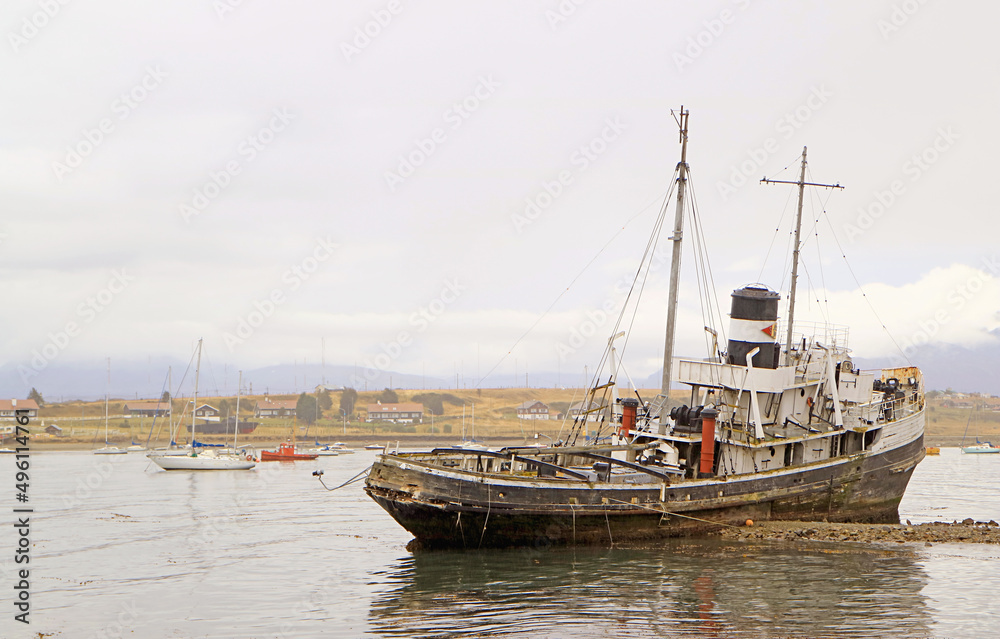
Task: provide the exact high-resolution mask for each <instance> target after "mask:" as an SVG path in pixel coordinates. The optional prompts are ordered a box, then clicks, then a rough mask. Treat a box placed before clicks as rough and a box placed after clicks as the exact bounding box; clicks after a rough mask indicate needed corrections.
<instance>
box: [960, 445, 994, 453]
mask: <svg viewBox="0 0 1000 639" xmlns="http://www.w3.org/2000/svg"><path fill="white" fill-rule="evenodd" d="M962 452H963V453H974V454H978V455H981V454H984V453H985V454H989V453H1000V446H994V445H993V444H991V443H990V442H979V443H976V444H974V445H972V446H962Z"/></svg>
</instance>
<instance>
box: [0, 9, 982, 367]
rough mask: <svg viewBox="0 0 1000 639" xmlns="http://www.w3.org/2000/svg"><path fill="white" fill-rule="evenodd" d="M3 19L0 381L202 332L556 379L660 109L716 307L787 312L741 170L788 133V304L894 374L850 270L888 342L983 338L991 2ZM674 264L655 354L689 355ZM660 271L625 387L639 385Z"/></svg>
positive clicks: (312, 352)
mask: <svg viewBox="0 0 1000 639" xmlns="http://www.w3.org/2000/svg"><path fill="white" fill-rule="evenodd" d="M4 7H5V10H4V12H3V19H2V23H0V28H2V29H3V31H4V32H6V37H5V42H4V43H3V45H2V46H0V69H2V78H3V83H2V85H3V89H2V90H3V92H4V95H3V100H0V184H2V188H0V198H2V200H0V201H2V209H0V210H2V214H0V269H2V273H0V291H2V293H3V299H4V300H5V310H4V312H3V313H0V342H2V352H0V360H2V361H3V364H4V366H6V367H11V366H14V367H17V366H26V367H27V369H22V370H41V369H43V368H45V367H46V366H55V365H63V364H75V363H80V364H86V363H98V362H103V361H104V358H105V357H111V358H112V359H113V360H115V359H117V360H128V359H135V360H145V359H146V358H148V357H150V356H154V357H159V356H168V357H174V358H177V359H180V360H184V361H186V360H187V359H188V357H189V356H190V353H191V348H192V345H193V344H194V343H195V341H196V340H197V339H198V338H199V337H204V339H205V343H206V345H207V347H208V348H210V349H211V350H212V352H213V353H214V359H215V361H216V362H224V363H227V364H229V365H232V366H233V367H257V366H263V365H270V364H282V363H288V364H291V363H293V362H302V361H308V362H309V363H319V361H320V358H321V353H322V351H321V341H322V340H325V359H326V362H327V363H339V364H347V365H350V364H355V363H356V364H358V365H359V366H363V365H366V364H367V365H375V366H380V367H383V368H386V369H388V370H397V371H403V372H409V373H414V374H420V373H421V372H426V374H428V375H443V376H453V375H454V374H455V372H456V371H457V370H459V369H460V370H461V371H463V372H464V375H465V377H473V376H474V375H476V374H486V372H487V371H489V370H491V369H493V368H494V366H495V365H497V363H498V362H500V361H501V358H503V357H505V356H506V357H507V359H506V360H505V361H503V363H501V364H500V365H499V368H498V369H497V370H498V371H502V372H503V373H505V374H510V373H512V372H514V370H515V366H516V367H517V369H518V370H519V371H523V370H524V369H525V368H527V369H528V370H539V371H541V370H546V371H555V370H561V371H563V372H566V373H567V374H570V373H574V372H576V371H581V372H582V369H583V366H584V365H588V364H589V365H591V366H593V364H594V363H596V360H597V358H598V356H599V354H600V350H601V346H602V345H603V343H604V341H605V339H606V337H607V336H608V335H609V334H610V332H611V324H612V321H613V320H604V319H602V317H601V315H600V313H595V310H594V309H597V308H600V307H603V306H607V307H608V308H617V307H618V306H620V303H621V300H622V297H623V296H622V293H621V288H622V286H621V284H622V283H623V282H626V281H628V280H629V278H630V277H631V275H632V274H633V272H634V269H635V268H636V266H637V264H638V259H639V257H640V255H641V253H642V249H643V247H644V246H645V243H646V240H647V238H648V235H649V233H650V231H651V228H652V225H653V222H654V219H655V216H656V214H657V212H658V211H659V208H660V206H661V204H662V200H663V198H664V195H665V194H666V192H667V190H668V188H669V186H670V180H671V175H672V174H673V171H674V168H675V165H676V163H677V161H678V158H679V145H678V136H677V125H676V123H675V121H674V119H673V117H672V116H671V109H675V110H676V109H678V108H679V107H680V106H681V105H684V107H685V108H688V109H690V112H691V116H690V144H689V156H688V159H689V164H690V166H691V170H692V175H693V180H692V181H693V186H694V194H695V196H696V198H697V202H698V205H699V210H700V214H701V219H702V222H703V224H704V228H705V236H706V241H707V243H708V249H709V254H710V258H711V264H712V268H713V271H714V275H715V283H716V285H717V294H716V297H717V299H718V301H719V304H720V305H721V307H722V313H723V314H725V313H727V312H728V310H729V294H730V293H731V291H732V290H733V289H734V288H737V287H739V286H742V285H744V284H747V283H750V282H755V281H758V280H759V281H762V282H763V283H765V284H767V285H769V286H771V287H772V288H774V289H777V290H781V291H782V294H783V296H784V295H785V292H786V290H787V286H788V277H787V275H785V274H784V272H785V269H786V267H787V263H788V259H787V250H788V232H789V227H788V224H789V221H790V218H791V215H792V212H793V206H794V189H793V188H792V187H788V186H780V185H772V186H763V185H760V184H759V183H758V182H759V180H760V178H761V177H763V176H765V175H766V176H768V177H774V178H776V179H786V180H795V179H796V178H797V176H798V161H799V157H800V154H801V152H802V147H803V146H808V149H809V151H808V157H809V161H810V163H809V171H810V173H809V178H810V179H811V180H812V181H814V182H823V183H839V184H841V185H844V186H845V187H846V188H845V189H844V190H843V191H827V190H812V191H811V192H810V193H809V194H808V201H809V205H808V206H807V209H806V217H807V220H806V229H805V231H806V233H807V235H808V233H809V232H810V231H812V230H813V229H814V228H816V229H818V230H819V231H820V236H819V238H818V239H817V238H816V237H812V236H810V239H809V240H808V241H807V242H806V243H805V246H804V253H803V254H804V259H805V260H806V266H805V271H806V272H805V273H804V274H803V280H802V285H803V288H802V289H800V290H801V291H803V292H802V293H801V297H800V299H801V300H802V305H801V307H800V311H799V312H800V314H801V316H804V317H809V318H812V319H820V318H821V317H823V316H824V314H825V315H826V316H827V317H829V319H830V320H831V321H834V322H838V323H843V324H850V325H851V336H852V344H853V346H854V347H855V349H856V351H857V355H858V356H862V357H864V356H867V357H873V356H885V355H891V354H893V353H894V352H896V349H895V347H894V346H893V344H892V341H891V340H889V339H888V337H887V336H886V334H885V333H884V332H883V331H882V329H881V327H880V322H879V320H878V319H876V317H875V315H874V314H873V312H872V310H871V307H870V305H869V302H868V301H866V300H865V298H864V297H862V296H861V294H860V293H859V287H858V282H860V284H861V286H862V288H863V290H864V292H865V293H867V298H868V300H869V301H870V303H871V306H874V308H875V310H876V311H877V313H878V317H879V318H881V320H882V321H883V322H884V323H885V325H886V326H887V327H888V328H889V329H890V331H891V332H892V333H893V335H894V336H895V339H896V341H897V343H898V344H900V345H902V346H904V347H905V346H906V345H907V344H908V343H922V342H925V341H930V342H934V343H950V344H961V345H966V346H974V345H981V344H987V343H995V341H996V340H997V330H996V329H997V327H998V319H1000V318H998V305H1000V304H998V302H1000V286H998V284H997V282H998V281H1000V279H998V277H997V275H998V274H1000V246H998V241H997V240H998V236H1000V233H998V231H1000V221H998V216H997V214H996V205H995V204H991V202H993V200H994V193H993V186H994V184H995V182H996V179H995V175H994V172H995V168H996V165H997V161H996V153H997V149H998V148H1000V139H998V129H1000V127H998V124H997V121H998V117H997V114H998V113H1000V85H998V82H997V78H998V77H1000V69H998V68H997V67H998V66H1000V56H998V55H997V49H996V44H995V25H996V24H997V23H998V21H1000V7H996V6H993V5H990V4H988V3H971V2H959V3H918V2H916V0H907V1H904V2H875V3H872V2H857V1H851V2H840V3H836V4H835V5H834V4H832V3H819V2H784V3H775V2H771V3H764V2H749V1H743V0H740V1H735V2H734V1H720V2H710V3H689V2H663V1H657V2H652V1H639V0H631V1H629V2H620V1H619V2H610V1H606V2H601V1H597V0H589V1H582V0H576V2H573V1H571V0H563V1H562V2H558V1H556V0H551V1H547V2H525V1H512V0H503V1H502V2H499V1H498V2H492V1H491V2H486V1H483V2H459V1H453V2H435V1H425V2H419V3H417V2H407V1H405V0H392V1H381V2H350V3H348V2H338V3H319V2H301V1H295V0H290V1H286V2H280V3H279V2H265V1H264V0H245V1H242V2H240V1H239V0H217V1H213V0H200V1H198V2H177V3H162V2H155V3H154V2H144V1H136V0H130V1H124V0H122V1H113V0H92V1H89V2H72V3H67V4H65V6H64V5H62V4H60V3H59V2H57V1H56V0H51V1H50V2H34V1H31V2H29V1H11V2H7V3H5V5H4ZM786 168H787V170H785V169H786ZM530 204H534V206H535V207H537V208H533V207H532V206H530ZM824 209H825V211H826V213H825V215H824V214H822V211H823V210H824ZM671 210H672V209H671ZM817 218H819V220H820V222H819V224H818V225H817V224H815V223H814V222H813V220H815V219H817ZM781 220H783V221H782V222H781V224H782V229H781V231H779V232H778V233H777V234H776V232H775V229H776V228H778V226H779V221H781ZM834 234H835V236H836V237H834ZM609 241H610V243H609ZM772 242H773V247H772V248H771V249H770V252H769V251H768V247H769V246H771V245H772ZM838 242H839V246H840V247H843V250H844V252H846V254H847V258H848V261H849V263H850V266H851V269H853V275H852V271H851V270H849V269H848V268H847V266H846V265H845V261H844V260H843V259H842V258H841V255H840V250H839V248H838ZM605 246H606V248H605ZM602 249H603V250H602ZM688 251H690V246H688ZM765 255H767V256H768V259H767V261H766V262H765ZM595 256H597V257H596V259H595ZM592 260H593V262H591V261H592ZM661 262H662V260H661ZM588 264H589V266H588ZM692 265H693V259H692V256H691V253H690V252H686V253H685V257H684V266H685V272H684V285H683V290H682V300H681V319H682V321H681V327H680V331H681V333H680V335H679V337H678V347H677V352H678V353H679V354H688V355H694V356H703V355H704V352H703V343H704V340H703V339H702V336H703V333H702V326H703V324H704V322H703V320H702V318H701V313H700V310H699V305H698V298H697V293H696V288H695V281H694V279H693V276H692V272H693V271H692V268H691V267H692ZM667 270H668V269H667V266H666V265H665V264H663V265H661V267H660V268H659V269H657V270H655V271H654V273H653V275H652V277H651V280H650V282H649V283H647V285H646V300H647V301H646V302H645V304H644V306H643V307H642V309H641V311H640V317H639V320H638V321H637V323H636V329H635V331H636V332H635V335H634V336H633V338H632V340H631V341H630V344H629V350H628V352H627V354H626V363H627V366H628V368H629V370H630V372H631V373H632V374H633V376H640V375H641V376H645V375H648V374H650V373H652V372H654V371H655V370H656V369H657V368H658V367H659V365H660V357H661V354H662V334H663V325H664V310H663V309H664V302H665V298H666V277H667ZM578 276H579V277H578ZM855 277H856V279H855ZM574 280H575V283H574ZM571 283H573V285H572V286H570V284H571ZM567 287H569V290H568V291H567ZM560 295H562V296H561V297H560ZM817 300H820V301H826V302H828V303H827V304H821V303H819V302H817ZM550 307H551V310H548V313H547V314H545V313H546V310H547V309H550ZM821 311H822V312H821ZM588 313H589V315H588ZM543 314H545V315H544V317H543ZM782 314H784V310H782ZM540 318H541V321H539V320H540ZM533 325H534V329H533V330H532V331H531V332H530V333H529V334H528V335H527V337H525V338H524V339H523V340H521V341H520V342H518V338H520V337H521V336H522V334H524V333H525V332H526V331H527V330H528V329H529V328H531V327H532V326H533ZM990 331H992V333H991V332H990ZM584 334H586V335H584ZM574 335H579V336H581V337H574ZM515 343H517V346H516V347H515V348H514V349H513V350H512V351H511V347H512V346H513V345H514V344H515ZM508 351H511V352H510V354H509V355H508ZM380 355H381V357H380ZM515 360H516V362H515ZM32 361H34V363H33V364H32ZM25 379H26V381H27V382H28V386H30V385H31V384H30V380H31V378H30V376H29V377H27V378H25ZM486 384H487V385H488V384H489V382H488V381H487V382H486Z"/></svg>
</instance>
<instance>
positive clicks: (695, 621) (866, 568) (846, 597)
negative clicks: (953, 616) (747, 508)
mask: <svg viewBox="0 0 1000 639" xmlns="http://www.w3.org/2000/svg"><path fill="white" fill-rule="evenodd" d="M373 578H374V581H375V582H376V583H375V584H374V586H375V587H376V593H375V596H374V599H373V602H372V606H371V611H370V618H369V621H370V623H371V628H372V630H373V631H374V632H376V633H377V634H380V635H382V636H395V637H430V636H442V635H445V636H447V635H449V634H455V635H463V636H468V635H474V636H502V635H511V634H522V635H526V636H538V637H591V636H602V635H611V636H625V635H628V636H635V637H659V636H673V635H679V634H689V635H697V636H705V637H734V636H740V637H759V636H813V637H815V636H837V637H850V636H854V637H860V636H865V637H869V636H875V635H879V634H881V635H889V636H900V635H905V636H927V635H928V634H930V630H929V629H930V626H931V625H932V623H933V621H932V619H931V612H930V611H929V610H928V607H927V603H926V601H925V598H924V597H923V596H922V595H921V589H922V588H923V587H924V585H925V584H926V582H927V575H926V574H925V572H924V570H923V568H922V567H921V565H920V563H919V561H918V559H916V558H915V557H914V555H913V554H912V552H910V551H908V550H895V549H893V550H871V549H868V550H863V549H858V548H849V549H848V548H844V547H843V546H834V545H829V546H826V545H823V546H820V545H815V544H814V545H810V546H809V547H808V548H805V547H798V546H795V545H789V544H754V545H750V544H747V543H745V542H740V543H734V542H730V541H724V540H718V539H708V540H701V539H699V540H675V541H674V542H672V543H669V544H667V545H666V546H663V547H660V548H657V549H650V550H621V549H612V550H608V549H580V548H577V549H572V548H570V549H545V550H510V551H489V552H475V553H472V552H428V553H419V554H416V555H413V556H411V557H407V558H405V559H401V560H400V561H399V563H398V564H397V566H396V567H395V568H393V569H390V570H386V571H382V572H378V573H375V574H374V575H373Z"/></svg>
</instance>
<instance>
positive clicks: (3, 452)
mask: <svg viewBox="0 0 1000 639" xmlns="http://www.w3.org/2000/svg"><path fill="white" fill-rule="evenodd" d="M13 454H14V451H13V450H11V449H9V448H0V455H13Z"/></svg>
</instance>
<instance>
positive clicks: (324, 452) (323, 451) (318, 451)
mask: <svg viewBox="0 0 1000 639" xmlns="http://www.w3.org/2000/svg"><path fill="white" fill-rule="evenodd" d="M306 452H307V453H309V454H315V455H319V456H320V457H336V456H337V455H339V454H340V451H339V450H337V449H336V448H334V447H333V446H318V447H316V448H309V449H307V450H306ZM351 452H354V451H351Z"/></svg>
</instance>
